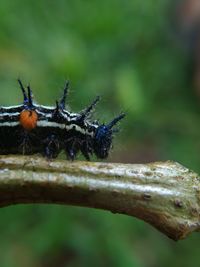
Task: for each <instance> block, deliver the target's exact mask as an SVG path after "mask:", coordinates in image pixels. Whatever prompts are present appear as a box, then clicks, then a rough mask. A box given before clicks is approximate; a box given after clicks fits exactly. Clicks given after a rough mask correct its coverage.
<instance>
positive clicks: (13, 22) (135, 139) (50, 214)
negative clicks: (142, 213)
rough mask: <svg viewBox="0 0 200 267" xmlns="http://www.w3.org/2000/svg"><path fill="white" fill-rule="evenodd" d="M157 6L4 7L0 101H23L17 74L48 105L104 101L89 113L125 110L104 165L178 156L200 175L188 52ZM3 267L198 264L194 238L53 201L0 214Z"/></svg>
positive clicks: (166, 8) (168, 14)
mask: <svg viewBox="0 0 200 267" xmlns="http://www.w3.org/2000/svg"><path fill="white" fill-rule="evenodd" d="M172 3H173V1H172V2H170V1H169V0H162V1H157V2H156V4H155V1H153V0H149V1H139V0H135V1H127V0H123V1H122V0H110V1H105V0H102V1H97V0H93V1H90V0H89V1H81V0H68V1H67V0H58V1H45V0H41V1H33V0H29V1H25V0H15V1H7V0H2V1H1V2H0V88H1V104H2V105H9V104H17V103H20V101H21V95H20V90H19V89H16V88H17V87H18V85H17V83H16V78H18V77H20V78H21V79H23V80H24V81H25V82H26V83H31V86H32V88H33V90H34V95H35V96H36V97H37V100H38V102H40V103H43V104H51V105H53V104H54V101H55V99H56V98H58V97H59V95H60V93H61V91H62V86H63V84H64V81H65V79H70V81H71V93H70V97H69V99H68V104H69V105H70V107H71V108H72V109H73V110H74V111H78V110H80V109H82V108H83V107H84V106H85V105H87V103H89V102H90V101H91V100H92V99H93V98H94V97H95V96H96V95H99V94H100V95H101V96H102V101H101V104H100V105H99V106H98V107H97V111H96V114H95V116H96V117H97V118H100V120H101V121H107V120H109V119H111V118H112V117H113V116H114V115H115V114H117V113H119V112H120V111H121V110H123V111H125V112H126V113H127V117H126V119H125V120H124V121H123V122H122V123H121V131H120V133H119V134H118V136H116V139H115V143H114V149H113V153H112V155H111V156H110V158H109V160H110V161H118V162H120V161H121V162H129V163H134V162H149V161H155V160H167V159H170V160H175V161H178V162H180V163H182V164H184V165H185V166H187V167H189V168H192V169H194V170H196V171H197V172H199V173H200V157H199V150H200V138H199V132H200V129H199V128H200V127H199V101H200V99H199V97H198V96H197V94H196V92H195V90H194V86H193V81H192V69H193V65H192V64H193V59H192V58H191V57H192V55H191V53H190V51H189V49H187V47H186V46H185V45H184V43H183V42H184V40H180V39H178V37H177V34H176V30H175V29H174V25H173V23H172V21H173V19H172V16H173V8H174V5H173V4H172ZM0 229H1V230H0V236H1V242H0V266H1V267H23V266H29V267H32V266H34V267H42V266H44V267H45V266H47V267H55V266H56V267H64V266H72V267H75V266H76V267H77V266H97V267H98V266H116V267H122V266H123V267H127V266H133V267H147V266H148V267H149V266H150V267H151V266H152V267H156V266H158V267H159V266H162V267H165V266H170V265H171V266H176V267H178V266H181V267H184V266H185V267H186V266H191V267H192V266H195V267H196V266H197V261H198V259H199V251H198V240H199V237H198V234H195V235H193V236H191V237H189V238H188V239H187V240H184V241H181V242H179V243H174V242H172V241H170V240H169V239H167V238H166V237H164V236H163V235H162V234H160V233H158V232H157V231H156V230H154V229H152V228H151V227H150V226H148V225H146V224H145V223H143V222H141V221H138V220H136V219H133V218H129V217H126V216H122V215H116V214H115V215H114V214H111V213H108V212H104V211H97V210H92V209H85V208H77V207H76V208H75V207H61V206H56V205H55V206H53V205H49V206H48V205H28V206H23V205H20V206H16V207H15V206H13V207H9V208H4V209H1V210H0Z"/></svg>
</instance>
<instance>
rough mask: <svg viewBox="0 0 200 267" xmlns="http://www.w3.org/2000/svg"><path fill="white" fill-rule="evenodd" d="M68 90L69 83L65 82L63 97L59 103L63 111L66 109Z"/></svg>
mask: <svg viewBox="0 0 200 267" xmlns="http://www.w3.org/2000/svg"><path fill="white" fill-rule="evenodd" d="M68 90H69V81H66V82H65V87H64V91H63V96H62V97H61V99H60V102H59V106H60V107H61V108H62V109H65V103H66V98H67V94H68Z"/></svg>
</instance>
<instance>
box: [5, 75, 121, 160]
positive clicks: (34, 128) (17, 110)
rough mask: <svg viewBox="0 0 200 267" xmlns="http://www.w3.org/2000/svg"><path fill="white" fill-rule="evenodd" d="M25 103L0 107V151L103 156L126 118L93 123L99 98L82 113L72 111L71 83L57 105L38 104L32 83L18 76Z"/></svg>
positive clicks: (69, 157)
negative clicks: (69, 102) (68, 104)
mask: <svg viewBox="0 0 200 267" xmlns="http://www.w3.org/2000/svg"><path fill="white" fill-rule="evenodd" d="M18 83H19V86H20V88H21V91H22V94H23V98H24V100H23V103H22V104H21V105H17V106H10V107H0V154H25V155H32V154H35V153H40V154H42V155H44V156H45V157H47V158H49V159H51V158H56V157H57V156H58V154H59V153H60V152H61V151H63V150H64V151H65V153H66V155H67V158H68V159H70V160H74V159H75V158H76V156H77V154H78V153H79V152H81V153H82V154H83V155H84V157H85V158H86V159H87V160H90V156H91V155H93V154H95V155H96V157H97V158H100V159H104V158H106V157H107V156H108V154H109V151H110V149H111V147H112V139H113V134H114V133H115V132H117V128H116V127H115V126H116V124H117V123H118V122H119V121H120V120H121V119H123V118H124V116H125V114H124V113H121V114H120V115H118V116H117V117H115V118H114V119H113V120H112V121H111V122H109V123H107V124H99V123H98V122H91V120H90V115H91V112H92V111H93V110H94V108H95V106H96V104H97V102H98V101H99V99H100V98H99V97H97V98H96V99H95V100H94V101H93V102H92V103H91V104H90V105H89V106H88V107H87V108H85V109H84V110H83V111H81V112H80V113H71V112H69V111H68V110H67V109H66V106H65V103H66V98H67V93H68V89H69V82H68V81H67V82H66V83H65V87H64V91H63V95H62V97H61V98H60V100H59V101H56V105H55V107H49V106H43V105H38V104H37V103H35V102H34V101H33V94H32V90H31V88H30V86H27V88H25V87H24V85H23V84H22V82H21V80H19V79H18Z"/></svg>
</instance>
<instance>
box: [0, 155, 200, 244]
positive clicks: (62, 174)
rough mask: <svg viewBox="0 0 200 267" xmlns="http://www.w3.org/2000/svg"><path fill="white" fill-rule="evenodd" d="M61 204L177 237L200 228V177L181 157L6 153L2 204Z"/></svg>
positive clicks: (1, 164)
mask: <svg viewBox="0 0 200 267" xmlns="http://www.w3.org/2000/svg"><path fill="white" fill-rule="evenodd" d="M16 203H60V204H70V205H78V206H86V207H94V208H100V209H105V210H110V211H112V212H113V213H123V214H127V215H131V216H135V217H138V218H140V219H142V220H144V221H146V222H148V223H150V224H151V225H153V226H154V227H156V228H157V229H158V230H160V231H161V232H163V233H164V234H166V235H167V236H168V237H170V238H172V239H173V240H178V239H182V238H184V237H186V236H187V235H188V234H189V233H191V232H193V231H198V230H199V229H200V220H199V216H200V177H199V176H198V175H197V174H196V173H194V172H192V171H190V170H188V169H187V168H185V167H183V166H181V165H180V164H178V163H175V162H170V161H168V162H155V163H150V164H116V163H115V164H114V163H96V162H95V163H94V162H82V161H81V162H77V161H75V162H70V161H61V160H54V161H51V162H48V161H46V160H45V159H43V158H39V157H30V156H28V157H25V156H0V206H1V207H3V206H8V205H12V204H16Z"/></svg>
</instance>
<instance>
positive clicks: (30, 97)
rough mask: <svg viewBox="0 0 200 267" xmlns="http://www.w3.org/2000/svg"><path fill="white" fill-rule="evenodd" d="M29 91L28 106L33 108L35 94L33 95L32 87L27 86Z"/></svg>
mask: <svg viewBox="0 0 200 267" xmlns="http://www.w3.org/2000/svg"><path fill="white" fill-rule="evenodd" d="M27 89H28V104H29V107H32V106H33V93H32V90H31V87H30V85H28V86H27Z"/></svg>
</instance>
